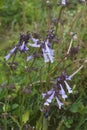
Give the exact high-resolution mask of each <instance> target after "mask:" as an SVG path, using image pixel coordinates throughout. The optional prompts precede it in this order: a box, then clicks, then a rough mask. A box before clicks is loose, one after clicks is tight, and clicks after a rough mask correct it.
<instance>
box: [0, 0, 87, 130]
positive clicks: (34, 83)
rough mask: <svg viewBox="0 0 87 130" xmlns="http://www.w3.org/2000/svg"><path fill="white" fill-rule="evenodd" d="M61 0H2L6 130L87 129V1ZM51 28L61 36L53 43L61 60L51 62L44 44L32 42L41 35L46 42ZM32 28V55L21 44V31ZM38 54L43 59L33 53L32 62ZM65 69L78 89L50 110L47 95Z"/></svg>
mask: <svg viewBox="0 0 87 130" xmlns="http://www.w3.org/2000/svg"><path fill="white" fill-rule="evenodd" d="M23 2H24V5H23ZM60 2H61V1H60V0H58V1H56V0H54V1H52V0H50V1H46V0H42V1H41V0H38V2H37V1H36V0H33V1H32V0H26V1H20V0H13V1H10V0H7V1H5V0H1V1H0V19H1V20H0V28H1V31H0V33H1V36H0V43H1V49H0V73H1V74H0V129H1V130H34V129H36V130H67V129H69V130H72V129H73V130H82V129H83V130H86V129H87V123H86V122H87V102H86V101H87V96H86V90H87V87H86V86H87V82H86V77H87V72H86V62H87V60H86V57H87V51H86V48H87V45H86V41H87V29H86V28H87V24H86V21H87V16H86V14H87V2H79V1H78V0H77V1H75V0H72V1H71V3H69V4H66V5H61V4H60ZM51 29H53V30H54V33H52V34H54V35H55V39H54V41H52V48H53V50H55V60H54V62H53V63H51V61H50V62H48V63H45V62H44V58H43V55H42V50H41V48H32V47H31V46H29V44H30V42H31V43H33V42H32V40H31V38H30V37H31V36H32V37H34V35H35V34H37V35H39V36H38V37H39V40H40V41H41V42H43V41H44V40H46V39H47V36H49V31H50V30H51ZM27 31H29V36H30V37H29V43H27V44H26V45H27V46H28V47H29V51H28V53H26V51H24V52H22V51H23V50H20V47H21V46H18V45H19V44H18V43H19V42H18V40H19V39H20V38H19V39H18V35H19V34H20V32H22V33H23V34H25V32H27ZM25 36H26V35H25ZM51 40H52V39H51ZM41 44H42V43H41ZM70 44H71V47H70ZM14 47H17V51H18V52H17V53H13V54H12V55H11V57H10V58H9V60H7V61H6V60H5V56H6V55H7V54H9V52H10V50H11V49H12V48H14ZM69 47H70V50H69ZM18 49H19V50H18ZM68 51H69V53H68ZM32 54H38V55H39V57H38V56H37V55H33V56H36V57H34V59H31V60H30V61H28V62H27V61H26V57H27V56H28V55H32ZM80 67H81V69H79V68H80ZM65 71H66V72H67V75H69V76H71V77H72V78H71V81H69V84H70V86H71V87H72V91H73V92H72V94H68V93H67V95H68V98H67V99H66V100H61V101H62V102H63V104H64V105H63V106H62V108H61V109H59V108H58V107H57V104H56V102H55V99H53V100H52V102H51V103H50V105H49V106H50V108H49V110H48V107H46V106H45V105H44V102H45V99H42V93H45V92H48V91H49V90H51V89H52V88H53V87H55V84H56V80H57V78H58V76H60V75H61V74H63V73H64V72H65ZM77 71H78V72H77ZM60 77H61V76H60ZM60 77H59V78H60ZM60 99H61V98H60Z"/></svg>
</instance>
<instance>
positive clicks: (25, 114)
mask: <svg viewBox="0 0 87 130" xmlns="http://www.w3.org/2000/svg"><path fill="white" fill-rule="evenodd" d="M28 120H29V110H27V111H26V112H25V113H24V114H23V115H22V122H23V123H24V124H25V123H26V122H27V121H28Z"/></svg>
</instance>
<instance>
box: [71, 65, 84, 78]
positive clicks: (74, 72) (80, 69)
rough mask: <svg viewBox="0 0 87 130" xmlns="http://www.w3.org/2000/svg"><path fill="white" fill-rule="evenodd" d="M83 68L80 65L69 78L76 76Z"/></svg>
mask: <svg viewBox="0 0 87 130" xmlns="http://www.w3.org/2000/svg"><path fill="white" fill-rule="evenodd" d="M83 67H84V65H81V66H80V67H79V68H78V69H77V70H76V71H75V72H74V73H73V74H72V75H70V76H69V77H70V78H72V77H73V76H74V75H75V74H77V73H78V72H79V71H80V70H81V69H82V68H83Z"/></svg>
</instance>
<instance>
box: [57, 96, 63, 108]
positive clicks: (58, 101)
mask: <svg viewBox="0 0 87 130" xmlns="http://www.w3.org/2000/svg"><path fill="white" fill-rule="evenodd" d="M56 101H57V104H58V106H59V109H61V107H62V105H63V103H62V102H61V101H60V100H59V99H58V97H56Z"/></svg>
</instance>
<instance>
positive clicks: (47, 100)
mask: <svg viewBox="0 0 87 130" xmlns="http://www.w3.org/2000/svg"><path fill="white" fill-rule="evenodd" d="M54 94H55V91H53V93H52V94H51V95H50V96H49V97H48V98H47V99H46V102H45V103H44V105H47V106H49V104H50V103H51V102H52V99H53V98H54Z"/></svg>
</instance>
